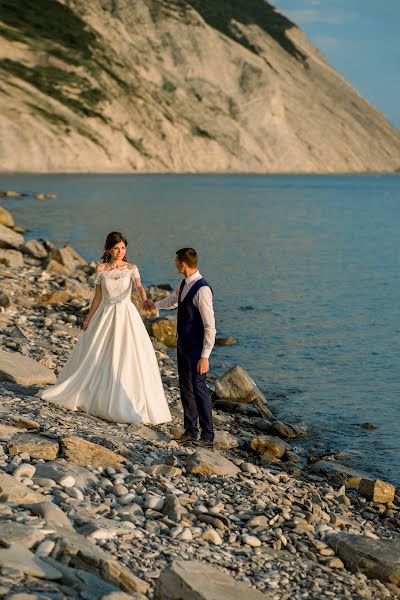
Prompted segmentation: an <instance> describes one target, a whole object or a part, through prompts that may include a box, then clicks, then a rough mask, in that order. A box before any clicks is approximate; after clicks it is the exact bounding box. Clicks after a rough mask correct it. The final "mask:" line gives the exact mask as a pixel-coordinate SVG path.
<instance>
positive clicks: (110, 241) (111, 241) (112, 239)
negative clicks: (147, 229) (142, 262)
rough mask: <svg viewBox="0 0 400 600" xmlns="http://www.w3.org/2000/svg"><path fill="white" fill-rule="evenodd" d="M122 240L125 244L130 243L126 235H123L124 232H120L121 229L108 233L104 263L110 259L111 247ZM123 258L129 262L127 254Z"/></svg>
mask: <svg viewBox="0 0 400 600" xmlns="http://www.w3.org/2000/svg"><path fill="white" fill-rule="evenodd" d="M120 242H123V243H124V244H125V246H127V245H128V242H127V240H126V237H125V236H124V235H122V233H120V232H119V231H111V233H109V234H108V236H107V238H106V243H105V244H104V254H103V256H102V261H103V263H106V262H109V261H110V259H111V252H110V250H111V248H114V246H116V245H117V244H119V243H120ZM122 260H124V261H125V262H127V260H128V259H127V258H126V255H125V256H124V258H123V259H122Z"/></svg>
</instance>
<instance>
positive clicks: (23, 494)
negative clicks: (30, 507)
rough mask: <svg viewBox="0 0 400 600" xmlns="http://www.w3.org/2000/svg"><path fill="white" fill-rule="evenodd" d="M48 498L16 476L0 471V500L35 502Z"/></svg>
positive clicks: (12, 502) (19, 502)
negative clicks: (31, 488)
mask: <svg viewBox="0 0 400 600" xmlns="http://www.w3.org/2000/svg"><path fill="white" fill-rule="evenodd" d="M47 500H48V498H46V496H43V494H39V493H38V492H34V491H33V490H30V489H29V488H28V487H27V486H26V485H25V484H23V483H21V482H20V481H18V479H17V478H16V477H13V476H12V475H7V474H6V473H0V502H9V503H11V504H35V503H37V502H46V501H47Z"/></svg>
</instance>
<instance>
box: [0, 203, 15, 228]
mask: <svg viewBox="0 0 400 600" xmlns="http://www.w3.org/2000/svg"><path fill="white" fill-rule="evenodd" d="M0 225H4V226H5V227H14V225H15V222H14V218H13V216H12V214H11V213H10V212H9V211H8V210H7V209H6V208H4V207H3V206H0Z"/></svg>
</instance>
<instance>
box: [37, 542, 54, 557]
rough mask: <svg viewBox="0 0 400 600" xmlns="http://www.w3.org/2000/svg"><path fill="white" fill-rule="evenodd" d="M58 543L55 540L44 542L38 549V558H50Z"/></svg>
mask: <svg viewBox="0 0 400 600" xmlns="http://www.w3.org/2000/svg"><path fill="white" fill-rule="evenodd" d="M55 545H56V543H55V542H53V540H43V542H40V544H39V545H38V547H37V548H36V551H35V554H36V556H50V554H51V553H52V552H53V550H54V547H55Z"/></svg>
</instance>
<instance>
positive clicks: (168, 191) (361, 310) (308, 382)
mask: <svg viewBox="0 0 400 600" xmlns="http://www.w3.org/2000/svg"><path fill="white" fill-rule="evenodd" d="M0 189H11V190H17V191H19V192H26V193H55V194H57V198H56V199H53V200H47V201H38V200H36V199H35V198H34V197H32V196H27V197H23V198H21V199H4V201H3V205H4V206H5V207H6V208H9V209H10V210H11V211H12V213H13V215H14V218H15V220H16V222H17V224H18V225H20V226H21V227H23V228H25V229H26V232H27V233H26V237H28V238H47V239H50V240H52V241H53V242H54V243H55V244H56V245H57V246H63V245H64V244H70V245H72V246H73V247H74V248H76V249H77V250H78V251H79V252H80V253H81V254H83V255H84V256H85V257H86V258H87V259H90V260H99V258H100V256H101V254H102V250H103V245H104V240H105V237H106V235H107V233H108V232H109V231H113V230H114V231H121V232H123V233H124V235H125V236H126V237H127V239H128V259H129V260H130V261H131V262H135V263H137V264H138V265H139V268H140V272H141V276H142V280H143V282H144V284H145V285H149V284H160V283H169V284H171V285H172V286H175V285H176V284H177V283H178V281H179V275H178V274H177V272H176V269H175V265H174V257H175V251H176V250H177V249H178V248H181V247H184V246H192V247H194V248H196V249H197V252H198V254H199V258H200V270H201V272H202V274H203V275H204V276H205V277H206V278H207V279H208V281H209V282H210V284H211V285H212V288H213V290H214V295H215V311H216V320H217V330H218V336H220V337H226V336H234V337H235V338H236V340H237V344H236V345H233V346H217V347H216V348H215V349H214V351H213V354H212V360H211V369H212V372H213V374H214V375H220V374H222V373H224V372H225V371H227V370H228V369H229V368H231V367H232V366H234V365H241V366H242V367H243V368H244V369H246V370H247V371H248V373H249V374H250V375H251V377H252V378H253V379H254V380H255V381H256V383H257V385H258V386H259V388H260V389H261V390H262V391H263V392H264V393H265V394H266V396H267V397H268V398H272V400H271V402H270V406H271V408H272V410H273V412H274V414H275V415H276V417H277V418H278V419H280V420H283V421H286V422H289V423H301V424H304V425H306V427H307V430H308V435H307V438H306V439H305V440H302V441H301V440H300V441H297V440H296V441H295V443H294V446H295V449H296V450H297V451H298V452H299V453H302V454H305V452H306V449H307V448H309V447H310V446H312V447H315V448H317V449H319V451H322V450H327V451H332V452H338V451H342V452H343V457H344V458H343V460H342V462H345V463H346V464H348V465H350V466H353V467H355V468H361V469H364V470H366V471H367V472H369V473H371V474H372V475H374V476H376V477H379V478H382V479H385V480H388V481H391V482H393V483H395V484H400V466H399V465H400V273H399V266H400V265H399V263H400V251H399V249H400V175H397V174H393V175H359V176H353V175H343V176H340V175H332V176H331V175H324V176H323V175H321V176H319V175H318V176H314V175H291V176H286V175H265V176H264V175H172V174H165V175H109V174H96V175H92V174H90V175H87V174H84V175H71V174H60V175H57V174H56V175H28V174H27V175H21V174H16V175H2V176H0ZM364 423H371V424H373V425H374V426H375V429H364V428H363V427H362V425H363V424H364Z"/></svg>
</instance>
